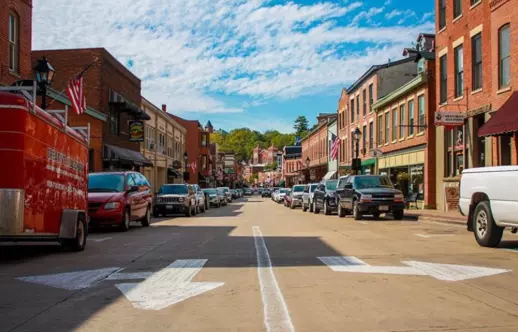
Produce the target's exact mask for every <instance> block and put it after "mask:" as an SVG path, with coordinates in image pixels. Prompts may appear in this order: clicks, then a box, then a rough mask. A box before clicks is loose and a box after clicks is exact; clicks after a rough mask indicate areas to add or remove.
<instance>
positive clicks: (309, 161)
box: [306, 157, 311, 183]
mask: <svg viewBox="0 0 518 332" xmlns="http://www.w3.org/2000/svg"><path fill="white" fill-rule="evenodd" d="M310 163H311V159H309V157H307V158H306V169H307V170H308V173H307V179H306V181H307V182H308V183H309V180H311V175H310V172H309V164H310Z"/></svg>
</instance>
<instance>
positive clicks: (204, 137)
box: [201, 133, 207, 148]
mask: <svg viewBox="0 0 518 332" xmlns="http://www.w3.org/2000/svg"><path fill="white" fill-rule="evenodd" d="M201 147H202V148H206V147H207V133H202V134H201Z"/></svg>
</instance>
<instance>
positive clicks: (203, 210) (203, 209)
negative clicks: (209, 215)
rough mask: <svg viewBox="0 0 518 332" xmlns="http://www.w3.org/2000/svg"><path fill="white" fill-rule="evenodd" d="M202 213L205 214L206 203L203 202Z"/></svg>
mask: <svg viewBox="0 0 518 332" xmlns="http://www.w3.org/2000/svg"><path fill="white" fill-rule="evenodd" d="M200 213H205V202H203V205H202V206H201V211H200Z"/></svg>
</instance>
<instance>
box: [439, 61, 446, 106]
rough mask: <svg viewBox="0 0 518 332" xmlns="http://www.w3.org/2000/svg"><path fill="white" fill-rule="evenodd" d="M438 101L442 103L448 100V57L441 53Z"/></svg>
mask: <svg viewBox="0 0 518 332" xmlns="http://www.w3.org/2000/svg"><path fill="white" fill-rule="evenodd" d="M439 66H440V85H441V86H440V89H441V91H440V98H439V99H440V103H441V104H443V103H445V102H446V101H447V100H448V58H447V55H446V54H445V55H443V56H442V57H441V59H440V63H439Z"/></svg>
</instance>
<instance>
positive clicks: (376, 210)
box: [336, 175, 405, 220]
mask: <svg viewBox="0 0 518 332" xmlns="http://www.w3.org/2000/svg"><path fill="white" fill-rule="evenodd" d="M336 195H337V201H338V202H339V203H338V216H339V217H341V218H343V217H345V215H346V214H348V213H349V214H350V213H352V215H353V216H354V219H355V220H360V219H362V217H363V215H364V214H370V215H372V216H374V218H375V219H378V218H379V216H380V214H381V213H392V215H393V216H394V219H396V220H401V219H403V215H404V212H403V211H404V208H405V199H404V197H403V193H402V192H401V191H400V190H397V189H394V186H393V185H392V182H390V180H389V178H388V177H386V176H382V175H352V176H348V177H341V178H340V180H339V183H338V186H337V189H336Z"/></svg>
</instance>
